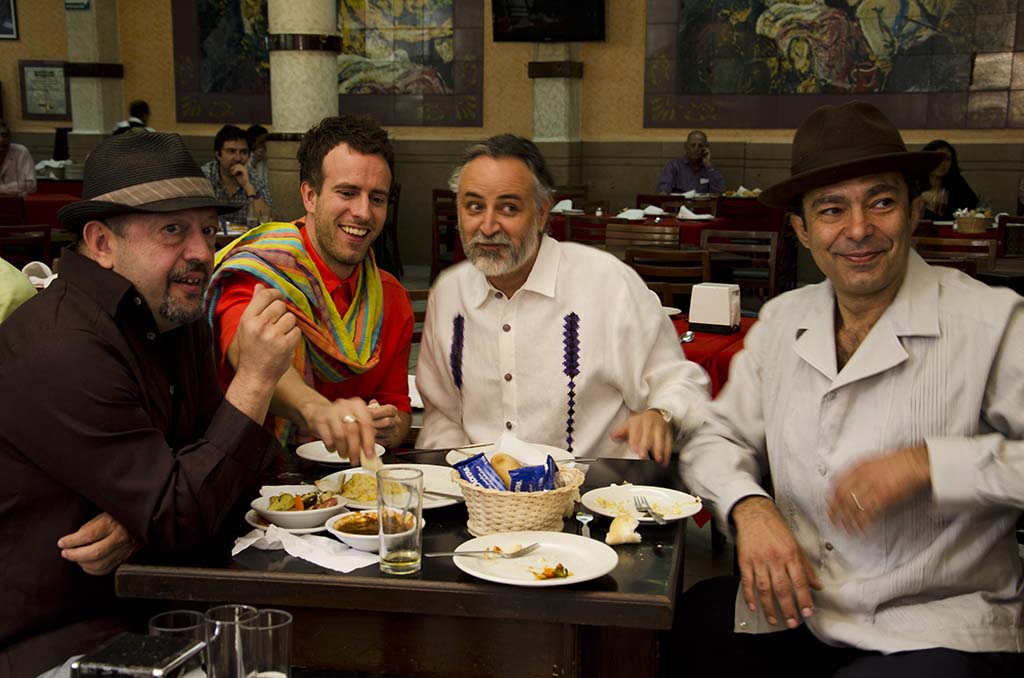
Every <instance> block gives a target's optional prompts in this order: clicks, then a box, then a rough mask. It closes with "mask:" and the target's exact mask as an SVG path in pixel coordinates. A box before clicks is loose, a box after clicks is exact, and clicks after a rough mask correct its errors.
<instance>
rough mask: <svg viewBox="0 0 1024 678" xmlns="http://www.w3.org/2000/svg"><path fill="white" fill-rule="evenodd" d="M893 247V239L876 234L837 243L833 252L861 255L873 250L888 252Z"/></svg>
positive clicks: (841, 254)
mask: <svg viewBox="0 0 1024 678" xmlns="http://www.w3.org/2000/svg"><path fill="white" fill-rule="evenodd" d="M892 247H893V242H892V240H889V239H888V238H880V237H878V236H875V235H871V236H868V237H867V238H865V239H864V240H860V241H848V242H845V243H841V244H838V245H836V247H834V248H833V249H832V250H830V251H831V253H832V254H834V255H837V256H841V257H842V256H849V255H860V254H868V253H871V252H888V251H889V250H891V249H892Z"/></svg>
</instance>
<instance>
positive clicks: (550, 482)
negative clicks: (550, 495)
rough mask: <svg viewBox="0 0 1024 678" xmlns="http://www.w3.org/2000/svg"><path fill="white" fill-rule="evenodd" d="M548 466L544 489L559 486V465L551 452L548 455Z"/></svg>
mask: <svg viewBox="0 0 1024 678" xmlns="http://www.w3.org/2000/svg"><path fill="white" fill-rule="evenodd" d="M547 467H548V472H547V473H546V474H544V489H545V490H553V489H555V488H556V487H558V465H557V464H556V463H555V460H554V459H553V458H552V457H551V455H550V454H549V455H548V463H547Z"/></svg>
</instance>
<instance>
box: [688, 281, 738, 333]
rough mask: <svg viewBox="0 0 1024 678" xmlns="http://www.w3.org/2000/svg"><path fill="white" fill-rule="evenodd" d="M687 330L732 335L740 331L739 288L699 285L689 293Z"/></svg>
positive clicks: (728, 285)
mask: <svg viewBox="0 0 1024 678" xmlns="http://www.w3.org/2000/svg"><path fill="white" fill-rule="evenodd" d="M689 329H691V330H693V331H694V332H713V333H715V334H732V333H733V332H738V331H739V329H740V287H739V285H735V284H733V283H700V284H697V285H694V286H693V290H692V291H691V292H690V315H689Z"/></svg>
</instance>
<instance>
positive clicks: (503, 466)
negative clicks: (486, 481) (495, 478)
mask: <svg viewBox="0 0 1024 678" xmlns="http://www.w3.org/2000/svg"><path fill="white" fill-rule="evenodd" d="M491 466H493V467H494V470H495V471H497V472H498V475H499V476H501V482H503V483H505V489H506V490H507V489H510V488H511V487H512V479H511V478H509V475H508V472H509V471H511V470H512V469H515V468H522V467H523V465H522V464H520V463H519V460H518V459H516V458H515V457H511V456H509V455H507V454H505V453H504V452H499V453H497V454H496V455H494V456H493V457H491Z"/></svg>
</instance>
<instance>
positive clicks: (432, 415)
mask: <svg viewBox="0 0 1024 678" xmlns="http://www.w3.org/2000/svg"><path fill="white" fill-rule="evenodd" d="M449 185H450V186H451V189H452V190H453V191H454V192H456V194H457V204H458V213H459V233H460V236H461V238H462V246H463V249H464V250H465V252H466V257H467V259H468V261H466V262H462V263H460V264H458V265H456V266H453V267H452V268H450V269H448V270H446V271H445V272H444V273H442V274H441V276H440V277H439V278H438V280H437V282H436V283H435V285H434V288H433V290H432V292H431V295H430V301H429V302H428V305H427V316H426V321H425V324H424V327H423V343H422V346H421V349H420V355H419V360H418V362H417V368H416V385H417V388H418V389H419V392H420V394H421V395H422V396H423V403H424V407H425V413H424V418H423V429H422V431H421V432H420V435H419V438H418V439H417V441H416V446H417V447H419V448H448V447H458V446H462V445H467V444H473V443H482V442H492V441H494V440H496V439H497V438H498V437H499V436H500V435H501V434H503V433H505V432H510V433H512V434H513V435H515V436H516V437H517V438H519V439H520V440H525V441H528V442H533V443H542V444H546V445H552V446H556V447H560V448H563V449H568V450H569V451H572V452H574V453H575V454H576V455H577V456H588V457H626V456H638V457H647V456H650V457H652V458H654V459H656V460H657V461H659V462H660V463H662V464H668V461H669V457H670V454H671V452H672V447H673V444H674V442H675V441H676V440H677V439H679V438H680V437H681V436H683V435H685V434H686V433H688V432H689V431H691V430H693V429H694V428H695V427H696V426H699V425H700V423H701V421H702V414H701V412H702V405H703V403H704V402H705V400H706V399H707V384H708V379H707V375H705V374H704V372H703V370H701V368H700V367H698V366H697V365H696V364H694V363H692V362H689V361H688V360H686V358H685V356H684V355H683V352H682V350H681V349H680V345H679V340H678V337H677V336H676V333H675V331H674V329H673V327H672V323H671V322H670V321H669V320H668V318H667V317H666V316H665V314H664V313H663V312H662V310H661V304H660V302H659V301H658V298H657V296H656V295H654V294H652V293H651V292H650V291H649V290H648V289H647V286H646V285H645V284H644V282H643V281H642V280H641V279H640V277H639V276H638V275H637V274H636V273H635V272H634V271H633V270H632V269H631V268H629V267H628V266H626V265H625V264H624V263H622V262H621V261H619V260H618V259H616V258H615V257H614V256H613V255H611V254H609V253H607V252H604V251H602V250H599V249H596V248H593V247H587V246H584V245H579V244H576V243H563V242H558V241H556V240H553V239H552V238H550V237H548V236H546V235H544V234H543V230H544V226H545V224H546V223H547V219H548V213H549V211H550V209H551V204H552V193H553V182H552V180H551V175H550V174H549V173H548V170H547V168H546V166H545V162H544V158H543V156H542V155H541V154H540V151H539V150H538V149H537V147H536V146H535V145H534V144H533V143H532V142H531V141H529V140H527V139H523V138H521V137H516V136H513V135H510V134H505V135H500V136H496V137H492V138H490V139H487V140H486V141H483V142H481V143H479V144H475V145H473V146H471V147H470V148H469V149H468V150H467V152H466V155H465V158H464V162H463V164H462V165H461V166H459V167H458V168H456V169H455V171H454V172H453V173H452V176H451V179H450V180H449Z"/></svg>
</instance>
